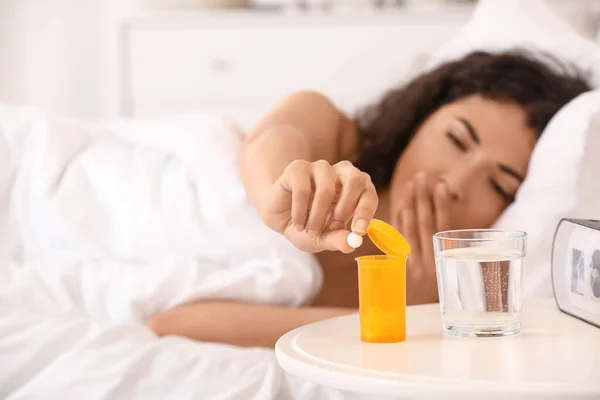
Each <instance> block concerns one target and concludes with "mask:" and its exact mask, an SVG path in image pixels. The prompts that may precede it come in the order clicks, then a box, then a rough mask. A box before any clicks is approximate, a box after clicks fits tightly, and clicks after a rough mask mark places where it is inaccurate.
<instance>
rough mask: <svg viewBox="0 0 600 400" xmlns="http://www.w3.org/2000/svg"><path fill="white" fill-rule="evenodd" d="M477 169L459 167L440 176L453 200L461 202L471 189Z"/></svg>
mask: <svg viewBox="0 0 600 400" xmlns="http://www.w3.org/2000/svg"><path fill="white" fill-rule="evenodd" d="M477 171H478V168H476V166H474V165H461V166H457V167H454V168H452V169H451V170H449V171H447V172H446V173H445V174H442V176H441V180H442V181H443V182H444V183H445V184H446V188H447V189H448V193H449V194H450V197H451V198H452V199H453V200H457V201H460V200H463V199H464V198H465V196H466V195H467V193H468V192H469V190H470V188H472V187H473V184H474V180H475V178H476V176H477Z"/></svg>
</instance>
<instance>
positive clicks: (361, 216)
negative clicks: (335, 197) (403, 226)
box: [330, 162, 379, 235]
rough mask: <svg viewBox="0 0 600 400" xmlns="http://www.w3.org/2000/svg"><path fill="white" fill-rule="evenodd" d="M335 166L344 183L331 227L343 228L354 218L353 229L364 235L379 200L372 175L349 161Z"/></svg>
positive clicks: (333, 228)
mask: <svg viewBox="0 0 600 400" xmlns="http://www.w3.org/2000/svg"><path fill="white" fill-rule="evenodd" d="M334 168H335V170H336V172H337V173H338V176H339V179H340V182H341V184H342V193H341V196H340V199H339V201H338V203H337V205H336V206H335V210H334V212H333V219H332V221H331V224H330V229H332V230H335V229H342V228H343V227H345V226H346V223H347V222H348V221H349V220H350V219H352V230H353V231H354V232H355V233H357V234H360V235H364V234H365V233H366V231H367V225H368V224H369V222H370V221H371V219H373V216H374V215H375V211H376V210H377V204H378V202H379V200H378V197H377V191H376V190H375V186H374V185H373V182H371V177H370V176H369V175H368V174H365V173H364V172H361V171H360V170H358V169H357V168H355V167H354V166H353V165H352V164H351V163H349V162H343V163H338V164H336V165H335V166H334Z"/></svg>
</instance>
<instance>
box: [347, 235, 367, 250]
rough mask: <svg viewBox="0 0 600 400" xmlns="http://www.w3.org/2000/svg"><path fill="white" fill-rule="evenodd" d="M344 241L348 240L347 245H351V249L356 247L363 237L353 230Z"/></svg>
mask: <svg viewBox="0 0 600 400" xmlns="http://www.w3.org/2000/svg"><path fill="white" fill-rule="evenodd" d="M346 241H347V242H348V246H350V247H352V248H353V249H358V248H359V247H360V245H361V244H362V242H363V238H362V236H360V235H357V234H356V233H354V232H350V234H349V235H348V239H346Z"/></svg>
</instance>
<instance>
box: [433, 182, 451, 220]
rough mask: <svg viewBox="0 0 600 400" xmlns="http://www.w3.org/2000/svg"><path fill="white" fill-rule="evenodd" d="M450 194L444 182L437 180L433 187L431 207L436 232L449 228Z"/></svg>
mask: <svg viewBox="0 0 600 400" xmlns="http://www.w3.org/2000/svg"><path fill="white" fill-rule="evenodd" d="M449 205H450V196H449V194H448V189H447V188H446V184H445V183H443V182H439V183H438V184H437V185H436V186H435V189H434V194H433V207H434V212H435V227H436V231H437V232H441V231H447V230H449V229H452V228H451V221H450V212H449V209H450V207H449Z"/></svg>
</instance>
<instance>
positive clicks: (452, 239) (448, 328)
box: [433, 229, 527, 337]
mask: <svg viewBox="0 0 600 400" xmlns="http://www.w3.org/2000/svg"><path fill="white" fill-rule="evenodd" d="M433 243H434V249H435V263H436V268H437V281H438V292H439V296H440V308H441V312H442V323H443V328H444V331H445V332H446V333H448V334H450V335H453V336H462V337H479V336H506V335H512V334H515V333H518V332H519V331H520V329H521V309H522V306H523V303H522V290H521V281H522V276H523V273H522V271H523V264H524V261H525V250H526V247H527V234H526V233H525V232H521V231H503V230H495V229H468V230H456V231H446V232H439V233H436V234H435V235H433Z"/></svg>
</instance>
